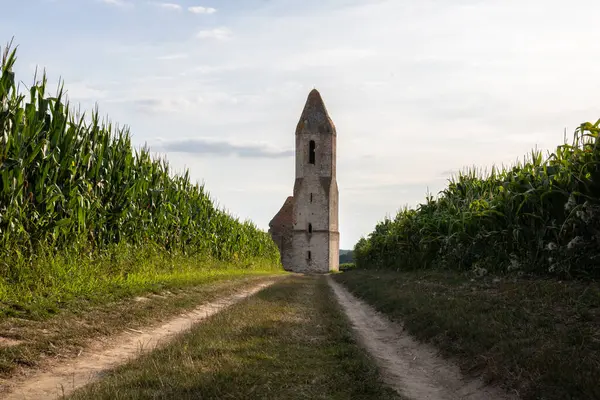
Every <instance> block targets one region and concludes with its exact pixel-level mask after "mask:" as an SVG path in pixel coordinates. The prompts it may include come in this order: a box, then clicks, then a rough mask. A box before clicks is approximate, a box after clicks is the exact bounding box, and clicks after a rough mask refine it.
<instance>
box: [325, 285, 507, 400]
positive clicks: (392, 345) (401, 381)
mask: <svg viewBox="0 0 600 400" xmlns="http://www.w3.org/2000/svg"><path fill="white" fill-rule="evenodd" d="M327 279H328V282H329V285H330V286H331V287H332V288H333V291H334V293H335V296H336V297H337V299H338V301H339V302H340V304H341V306H342V308H343V309H344V311H345V312H346V314H347V315H348V317H349V319H350V321H351V323H352V326H353V328H354V330H355V332H356V334H357V336H358V338H359V340H360V342H361V343H362V345H363V346H364V347H365V348H366V349H367V350H368V351H369V353H370V354H371V355H372V356H373V357H374V358H375V360H376V362H377V364H378V365H379V367H380V370H381V373H382V379H383V380H384V381H385V382H386V383H387V384H388V385H390V386H392V387H393V388H394V389H395V390H396V391H397V392H398V393H399V394H400V395H402V396H403V397H405V398H407V399H411V400H459V399H461V400H516V399H517V397H512V396H510V395H508V394H506V393H505V392H503V391H501V390H500V389H497V388H494V387H489V386H485V385H484V383H483V382H482V381H480V380H477V379H470V378H466V377H464V376H462V374H461V372H460V370H459V368H458V366H456V365H453V364H451V363H450V362H449V361H447V360H444V359H442V358H440V357H439V356H437V354H436V351H435V349H433V348H432V347H431V346H428V345H426V344H423V343H420V342H418V341H416V340H415V339H413V338H412V337H411V336H409V335H408V334H407V333H406V332H405V331H404V330H403V328H402V327H401V326H399V325H397V324H395V323H393V322H392V321H390V320H389V319H387V318H386V317H384V316H383V315H381V314H380V313H379V312H377V311H376V310H375V309H373V308H372V307H371V306H369V305H367V304H366V303H364V302H363V301H361V300H359V299H357V298H356V297H354V296H353V295H352V294H351V293H350V292H349V291H348V290H346V289H345V288H344V287H343V286H342V285H340V284H339V283H337V282H335V281H334V280H333V279H331V277H330V276H328V277H327Z"/></svg>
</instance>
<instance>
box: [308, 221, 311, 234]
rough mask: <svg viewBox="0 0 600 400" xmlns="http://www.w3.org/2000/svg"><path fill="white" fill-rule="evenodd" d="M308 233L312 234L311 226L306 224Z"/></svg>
mask: <svg viewBox="0 0 600 400" xmlns="http://www.w3.org/2000/svg"><path fill="white" fill-rule="evenodd" d="M308 233H312V224H310V223H309V224H308Z"/></svg>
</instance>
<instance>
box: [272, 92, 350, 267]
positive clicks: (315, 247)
mask: <svg viewBox="0 0 600 400" xmlns="http://www.w3.org/2000/svg"><path fill="white" fill-rule="evenodd" d="M336 137H337V134H336V130H335V125H334V124H333V122H332V121H331V118H330V117H329V114H328V113H327V109H326V108H325V104H324V103H323V99H322V98H321V95H320V94H319V92H318V91H317V90H316V89H315V90H312V91H311V92H310V94H309V95H308V99H307V101H306V105H305V106H304V110H303V112H302V115H301V116H300V120H299V122H298V125H297V127H296V180H295V183H294V192H293V193H294V195H293V196H291V197H288V198H287V200H286V201H285V203H284V205H283V206H282V207H281V209H280V210H279V212H278V213H277V214H276V215H275V217H274V218H273V219H272V220H271V222H270V223H269V227H270V229H269V232H270V234H271V237H272V238H273V240H274V241H275V243H276V244H277V246H278V247H279V251H280V253H281V261H282V264H283V266H284V268H285V269H286V270H289V271H294V272H314V273H327V272H330V271H338V270H339V230H338V197H339V193H338V187H337V181H336V151H337V148H336ZM311 142H312V143H311ZM311 153H313V154H312V155H311Z"/></svg>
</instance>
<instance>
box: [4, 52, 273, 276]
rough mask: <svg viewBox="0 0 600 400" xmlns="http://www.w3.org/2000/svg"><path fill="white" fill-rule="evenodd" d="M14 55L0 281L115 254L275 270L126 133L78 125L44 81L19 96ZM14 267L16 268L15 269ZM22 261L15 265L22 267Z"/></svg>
mask: <svg viewBox="0 0 600 400" xmlns="http://www.w3.org/2000/svg"><path fill="white" fill-rule="evenodd" d="M15 61H16V52H15V50H11V49H10V46H7V47H6V48H5V49H4V52H3V54H2V62H1V71H0V72H1V73H0V133H1V135H0V278H3V279H5V280H7V281H9V282H10V281H19V280H20V279H21V278H22V276H23V274H24V273H25V272H24V271H23V270H22V268H21V267H19V268H16V267H15V266H16V265H19V266H22V265H24V264H23V262H26V261H27V260H33V259H34V258H35V257H37V256H38V255H39V254H42V253H43V254H49V252H50V253H60V252H75V253H78V254H91V256H92V257H94V254H100V253H102V252H103V251H106V250H107V249H109V248H111V246H114V245H116V244H127V245H130V246H133V247H139V248H143V247H156V248H159V249H162V251H164V252H167V253H173V254H175V253H176V254H189V255H194V256H197V255H201V256H205V257H208V258H214V259H216V260H221V261H238V262H247V261H249V260H252V259H262V260H267V261H268V262H271V263H278V262H279V258H278V257H279V256H278V252H277V248H276V246H275V244H274V243H273V242H272V240H271V238H270V236H269V235H268V234H267V233H266V232H263V231H261V230H259V229H258V228H257V227H256V226H255V225H253V224H252V223H250V222H242V221H239V220H238V219H236V218H233V217H232V216H230V215H229V214H227V213H225V212H224V211H222V210H220V209H218V208H217V207H216V206H215V204H214V202H213V201H212V200H211V198H210V196H209V194H208V192H207V191H206V190H205V188H204V186H203V185H199V184H194V183H192V182H191V181H190V177H189V174H188V172H185V173H184V174H183V175H174V174H171V172H170V170H169V165H168V163H167V162H166V161H165V160H162V159H153V158H152V157H151V156H150V152H149V149H148V148H145V147H144V148H141V149H135V148H134V146H133V145H132V143H131V138H130V133H129V131H128V130H127V129H126V128H117V127H115V126H114V125H113V124H112V123H111V122H109V121H101V120H100V118H99V116H98V111H97V110H95V111H93V112H92V114H91V115H90V118H86V116H85V115H76V114H75V113H73V112H72V111H71V109H70V106H69V104H68V102H66V101H65V100H64V91H63V86H62V85H61V86H60V87H59V89H58V91H57V94H56V95H55V96H48V95H46V84H47V80H46V77H45V75H44V76H43V77H42V78H41V80H40V81H37V82H34V84H33V85H32V86H31V87H30V88H29V89H27V90H26V91H24V93H21V92H20V91H19V88H18V87H17V83H16V82H17V80H16V78H15V74H14V72H13V66H14V64H15ZM16 260H20V262H16ZM21 261H23V262H21Z"/></svg>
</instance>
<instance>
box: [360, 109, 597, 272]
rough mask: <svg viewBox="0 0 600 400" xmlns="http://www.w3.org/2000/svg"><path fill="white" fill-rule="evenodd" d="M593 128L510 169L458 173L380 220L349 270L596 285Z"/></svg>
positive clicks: (584, 128) (583, 127)
mask: <svg viewBox="0 0 600 400" xmlns="http://www.w3.org/2000/svg"><path fill="white" fill-rule="evenodd" d="M599 134H600V121H598V122H596V123H595V124H592V123H589V122H588V123H583V124H581V125H580V126H579V127H578V128H577V129H576V131H575V134H574V139H573V142H572V143H571V144H567V143H565V144H563V145H561V146H558V147H557V148H556V151H555V152H554V153H552V154H549V155H548V156H547V157H545V158H544V157H543V156H542V153H541V152H539V151H532V152H531V154H530V155H529V156H528V157H526V158H525V161H524V162H522V163H520V164H517V165H515V166H513V167H512V168H503V169H498V168H493V169H492V171H491V173H489V174H487V175H484V174H482V173H479V172H478V171H476V170H475V169H470V170H466V171H465V172H462V173H460V174H458V176H456V177H453V178H452V179H450V181H449V184H448V187H447V188H446V189H445V190H443V191H441V192H440V193H439V194H438V196H437V197H436V198H434V197H433V196H428V197H427V198H426V201H425V203H424V204H421V205H419V206H418V207H417V208H416V209H408V208H404V209H402V210H401V211H400V212H398V214H397V215H396V217H395V218H394V219H390V218H386V219H385V220H383V221H381V222H380V223H378V224H377V226H376V227H375V230H374V231H373V232H372V233H371V234H369V235H368V237H366V238H362V239H361V240H360V241H359V242H358V243H357V244H356V245H355V249H354V251H355V252H354V256H355V260H356V263H357V266H359V267H363V268H374V269H379V268H387V269H396V270H416V269H427V268H439V269H451V270H465V271H473V272H475V273H476V274H479V275H485V274H486V273H488V272H493V273H507V272H516V273H518V274H527V275H555V276H564V277H574V276H576V277H581V278H583V277H600V201H599V200H600V147H599V141H600V139H599Z"/></svg>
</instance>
